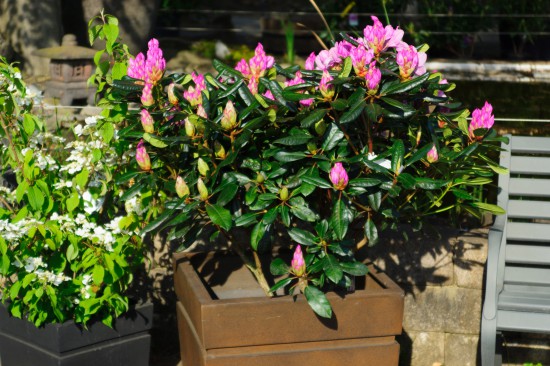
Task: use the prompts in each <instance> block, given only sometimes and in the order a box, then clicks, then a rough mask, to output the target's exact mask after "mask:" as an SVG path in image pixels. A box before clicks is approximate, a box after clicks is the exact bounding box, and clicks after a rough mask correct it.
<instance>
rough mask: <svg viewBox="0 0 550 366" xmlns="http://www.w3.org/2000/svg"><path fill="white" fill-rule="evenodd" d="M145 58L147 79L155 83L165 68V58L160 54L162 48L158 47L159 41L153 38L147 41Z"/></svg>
mask: <svg viewBox="0 0 550 366" xmlns="http://www.w3.org/2000/svg"><path fill="white" fill-rule="evenodd" d="M148 47H149V49H148V50H147V60H146V61H145V71H146V73H147V80H148V81H150V82H152V83H153V84H155V83H156V82H157V81H159V80H160V79H161V78H162V74H164V70H165V69H166V60H165V59H164V57H163V56H162V50H161V49H160V47H159V41H158V40H156V39H155V38H153V39H151V40H150V41H149V43H148Z"/></svg>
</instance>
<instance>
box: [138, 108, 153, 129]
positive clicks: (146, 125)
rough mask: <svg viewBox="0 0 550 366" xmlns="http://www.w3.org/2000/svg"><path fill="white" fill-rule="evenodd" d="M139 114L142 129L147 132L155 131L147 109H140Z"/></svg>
mask: <svg viewBox="0 0 550 366" xmlns="http://www.w3.org/2000/svg"><path fill="white" fill-rule="evenodd" d="M140 115H141V125H142V126H143V131H145V132H147V133H153V132H155V125H154V121H153V117H152V116H151V114H150V113H149V112H148V111H147V109H142V110H141V112H140Z"/></svg>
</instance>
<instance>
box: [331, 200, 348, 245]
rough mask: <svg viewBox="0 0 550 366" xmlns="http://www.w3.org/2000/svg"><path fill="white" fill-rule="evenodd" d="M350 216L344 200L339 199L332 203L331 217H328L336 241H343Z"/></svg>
mask: <svg viewBox="0 0 550 366" xmlns="http://www.w3.org/2000/svg"><path fill="white" fill-rule="evenodd" d="M351 216H352V215H351V212H350V211H349V208H348V207H347V206H346V204H345V203H344V200H342V199H339V200H337V201H336V202H335V203H334V206H333V208H332V215H331V216H330V225H331V227H332V230H334V233H335V234H336V238H337V239H338V240H343V239H344V237H345V236H346V233H347V232H348V226H349V224H350V223H351V219H352V217H351Z"/></svg>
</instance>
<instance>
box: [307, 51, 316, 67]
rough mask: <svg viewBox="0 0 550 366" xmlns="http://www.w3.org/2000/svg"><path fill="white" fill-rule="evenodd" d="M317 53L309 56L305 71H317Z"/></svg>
mask: <svg viewBox="0 0 550 366" xmlns="http://www.w3.org/2000/svg"><path fill="white" fill-rule="evenodd" d="M315 57H317V56H316V55H315V52H312V53H310V54H309V56H308V58H307V59H306V64H305V69H306V70H314V69H315Z"/></svg>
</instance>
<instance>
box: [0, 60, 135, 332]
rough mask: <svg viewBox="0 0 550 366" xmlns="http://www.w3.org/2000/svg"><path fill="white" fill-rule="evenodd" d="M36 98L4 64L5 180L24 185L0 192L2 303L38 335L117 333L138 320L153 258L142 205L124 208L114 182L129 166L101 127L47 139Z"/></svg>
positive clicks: (1, 131)
mask: <svg viewBox="0 0 550 366" xmlns="http://www.w3.org/2000/svg"><path fill="white" fill-rule="evenodd" d="M36 98H37V96H35V95H31V94H30V93H29V91H28V89H27V88H26V86H25V84H24V83H23V81H22V80H21V74H20V72H19V70H18V69H17V68H16V67H14V66H13V65H10V64H8V63H7V62H6V60H5V59H4V58H1V57H0V124H1V128H0V141H1V142H0V166H1V172H0V173H2V174H3V175H6V173H7V172H8V171H11V172H13V174H12V175H13V176H15V179H16V181H15V182H13V183H14V184H12V186H11V188H9V187H7V186H1V187H0V283H3V286H2V287H1V288H0V297H1V299H2V302H3V303H4V304H6V305H7V306H8V307H9V310H10V312H11V314H12V315H13V316H16V317H19V318H23V317H26V318H27V319H28V320H30V321H31V322H33V323H35V324H36V325H37V326H40V325H42V324H45V323H53V322H63V321H65V320H69V319H72V320H74V321H76V322H77V323H88V322H89V321H90V320H92V319H94V320H101V321H103V322H104V323H105V324H107V325H111V324H112V320H113V318H114V317H116V316H118V315H120V314H122V313H124V312H125V311H127V310H128V306H129V300H128V298H127V296H126V293H127V290H128V288H129V285H130V284H131V282H132V279H133V273H134V272H135V271H136V270H137V269H138V268H139V267H140V266H141V265H142V264H143V261H144V255H145V252H144V248H143V245H142V240H141V238H140V236H139V235H138V234H137V233H138V229H139V223H140V217H139V215H140V214H141V212H142V211H143V210H142V209H141V208H140V200H141V199H140V197H139V196H137V195H134V196H133V197H132V200H133V201H132V200H128V201H127V204H126V206H131V207H124V206H120V207H118V206H117V205H116V202H115V201H116V198H117V197H118V196H120V195H122V194H123V192H120V191H119V190H117V188H116V185H115V183H114V181H113V178H112V177H113V176H114V174H115V173H116V171H117V170H118V169H121V167H123V165H124V164H125V162H124V161H125V160H128V159H129V156H128V157H127V156H126V155H127V154H123V152H120V151H119V152H117V150H116V145H117V137H116V131H115V129H114V128H113V125H112V124H110V123H104V121H103V118H101V117H89V118H87V119H86V120H85V122H84V124H82V125H77V126H75V127H74V129H73V131H69V133H68V134H67V133H65V134H63V135H62V134H61V133H57V132H56V133H51V132H48V131H46V130H45V126H44V123H43V121H42V120H41V119H40V118H39V117H38V116H36V115H34V114H33V113H32V107H33V104H34V103H36V102H37V99H36ZM12 188H13V189H12ZM130 202H133V204H130Z"/></svg>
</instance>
